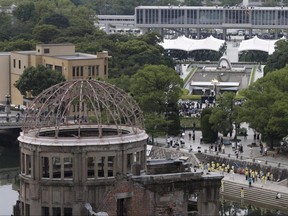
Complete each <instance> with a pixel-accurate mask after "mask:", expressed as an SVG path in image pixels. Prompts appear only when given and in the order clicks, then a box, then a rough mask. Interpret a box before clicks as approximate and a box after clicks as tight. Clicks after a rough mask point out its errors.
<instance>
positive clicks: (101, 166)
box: [98, 157, 105, 177]
mask: <svg viewBox="0 0 288 216" xmlns="http://www.w3.org/2000/svg"><path fill="white" fill-rule="evenodd" d="M104 163H105V157H101V159H99V160H98V177H104Z"/></svg>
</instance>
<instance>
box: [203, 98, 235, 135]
mask: <svg viewBox="0 0 288 216" xmlns="http://www.w3.org/2000/svg"><path fill="white" fill-rule="evenodd" d="M236 102H237V101H236V100H235V93H233V92H224V93H223V94H221V95H219V96H218V97H217V106H215V107H214V108H213V109H212V113H211V116H210V119H209V122H210V123H211V124H212V125H213V129H214V130H215V131H217V130H218V131H219V132H220V133H222V134H223V136H227V135H228V133H229V132H231V133H232V131H233V128H235V129H236V130H237V129H238V126H239V125H240V122H241V120H240V116H239V110H240V109H241V106H239V105H237V103H236ZM235 134H236V135H235V139H236V138H237V131H236V133H235Z"/></svg>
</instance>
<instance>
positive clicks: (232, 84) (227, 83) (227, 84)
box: [191, 81, 240, 87]
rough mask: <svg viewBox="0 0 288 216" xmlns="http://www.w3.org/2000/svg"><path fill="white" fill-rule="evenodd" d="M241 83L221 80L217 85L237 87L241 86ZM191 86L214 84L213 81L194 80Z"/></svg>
mask: <svg viewBox="0 0 288 216" xmlns="http://www.w3.org/2000/svg"><path fill="white" fill-rule="evenodd" d="M239 85H240V83H239V82H219V83H217V84H216V86H217V87H218V86H219V87H224V86H225V87H237V86H239ZM191 86H214V84H213V83H212V82H195V81H192V82H191Z"/></svg>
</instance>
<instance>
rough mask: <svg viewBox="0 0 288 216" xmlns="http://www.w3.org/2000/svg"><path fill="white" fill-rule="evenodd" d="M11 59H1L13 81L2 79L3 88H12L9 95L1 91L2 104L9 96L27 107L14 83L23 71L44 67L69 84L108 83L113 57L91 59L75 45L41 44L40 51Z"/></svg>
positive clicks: (100, 55) (14, 54)
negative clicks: (75, 82)
mask: <svg viewBox="0 0 288 216" xmlns="http://www.w3.org/2000/svg"><path fill="white" fill-rule="evenodd" d="M9 55H10V58H4V56H1V57H0V61H1V63H2V61H3V63H2V64H1V65H6V66H5V68H6V70H9V71H8V74H9V79H8V78H7V79H5V80H4V79H1V85H0V86H3V85H2V82H3V84H4V83H9V84H10V86H9V92H7V89H5V91H1V93H2V94H0V97H1V98H0V102H1V101H5V95H6V94H7V93H9V94H10V95H11V103H12V104H16V105H18V104H26V102H27V101H26V100H25V98H23V96H22V95H21V94H20V92H19V91H18V89H16V88H15V87H14V83H15V82H16V81H17V80H18V79H19V77H20V75H21V74H22V73H23V71H24V70H25V69H26V68H28V67H30V66H34V67H36V66H37V65H44V66H46V67H48V68H51V69H53V70H58V71H61V72H62V74H63V75H64V77H65V79H66V80H73V79H86V78H93V79H98V78H100V79H104V78H107V77H108V58H109V56H108V52H105V51H104V52H98V53H97V54H96V55H91V54H86V53H79V52H75V45H73V44H40V45H37V46H36V50H33V51H14V52H11V53H10V54H9ZM9 64H10V65H9ZM4 70H5V69H4ZM2 73H4V74H7V72H6V71H5V72H4V71H3V72H2V71H1V74H2ZM8 81H9V82H8ZM3 88H4V87H3ZM5 88H7V87H5ZM1 90H2V89H1Z"/></svg>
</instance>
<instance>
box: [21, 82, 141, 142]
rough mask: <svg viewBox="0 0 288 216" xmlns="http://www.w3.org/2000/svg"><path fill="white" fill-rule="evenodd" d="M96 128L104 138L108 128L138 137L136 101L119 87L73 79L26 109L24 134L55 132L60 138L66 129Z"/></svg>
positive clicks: (55, 88) (47, 90) (58, 86)
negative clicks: (45, 131) (43, 131)
mask: <svg viewBox="0 0 288 216" xmlns="http://www.w3.org/2000/svg"><path fill="white" fill-rule="evenodd" d="M91 125H94V126H96V127H92V128H95V130H97V133H96V134H97V136H99V137H102V136H103V135H104V130H105V128H107V127H110V126H111V127H112V128H114V129H115V133H117V134H118V135H121V134H122V133H123V127H126V128H127V127H129V128H131V129H132V131H133V132H134V133H135V134H137V133H138V131H139V129H143V126H144V125H143V115H142V112H141V110H140V108H139V106H138V104H137V103H136V101H135V100H134V99H133V98H132V97H131V96H130V95H129V94H127V93H126V92H124V91H123V90H121V89H119V88H118V87H116V86H114V85H111V84H108V83H106V82H103V81H97V80H83V79H82V80H72V81H66V82H63V83H59V84H57V85H54V86H52V87H50V88H48V89H46V90H44V91H43V92H42V93H41V94H40V95H38V96H37V97H36V98H35V99H34V101H33V103H32V104H31V106H29V108H28V109H27V110H26V116H25V122H24V125H23V128H22V130H23V132H24V133H27V132H28V131H30V130H38V132H37V133H36V134H37V135H39V134H40V133H41V131H42V130H47V128H51V129H53V131H55V133H54V134H53V136H55V137H58V136H59V131H61V130H63V128H69V127H71V128H74V130H76V129H77V133H76V136H77V137H81V134H82V133H81V131H82V132H83V130H84V129H87V127H89V126H91Z"/></svg>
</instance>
